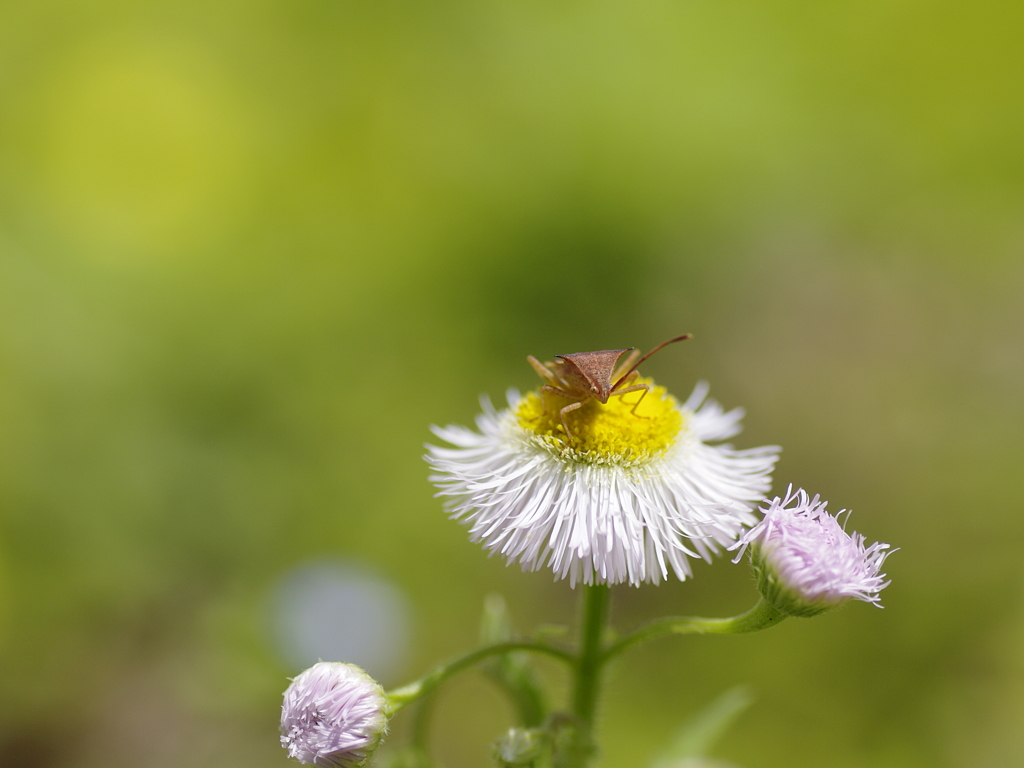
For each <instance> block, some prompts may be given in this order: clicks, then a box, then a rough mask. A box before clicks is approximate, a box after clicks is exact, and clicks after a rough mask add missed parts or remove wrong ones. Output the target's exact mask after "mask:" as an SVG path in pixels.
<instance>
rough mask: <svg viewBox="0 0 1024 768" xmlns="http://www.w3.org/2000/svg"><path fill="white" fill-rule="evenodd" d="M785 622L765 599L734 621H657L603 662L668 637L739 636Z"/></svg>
mask: <svg viewBox="0 0 1024 768" xmlns="http://www.w3.org/2000/svg"><path fill="white" fill-rule="evenodd" d="M784 618H786V614H784V613H781V612H780V611H778V610H776V609H775V608H774V607H773V606H772V605H771V603H769V602H767V601H766V600H763V599H762V600H761V601H760V602H758V604H757V605H755V606H754V607H753V608H751V609H750V610H749V611H747V612H746V613H741V614H740V615H739V616H733V617H732V618H730V619H702V618H699V617H695V616H694V617H685V618H666V619H657V620H655V621H652V622H651V623H650V624H645V625H644V626H642V627H640V628H639V629H634V630H633V631H632V632H630V633H629V634H626V635H623V636H622V637H621V638H619V639H618V641H616V642H615V643H613V644H612V645H611V646H609V647H608V649H607V650H606V651H605V652H604V655H603V656H602V658H601V662H605V661H608V660H609V659H611V658H612V657H614V656H618V655H619V654H620V653H622V652H623V651H625V650H626V649H627V648H631V647H632V646H634V645H637V644H638V643H643V642H646V641H647V640H653V639H655V638H657V637H664V636H665V635H738V634H743V633H745V632H757V631H759V630H762V629H768V627H774V626H775V625H776V624H778V623H779V622H780V621H782V620H783V619H784Z"/></svg>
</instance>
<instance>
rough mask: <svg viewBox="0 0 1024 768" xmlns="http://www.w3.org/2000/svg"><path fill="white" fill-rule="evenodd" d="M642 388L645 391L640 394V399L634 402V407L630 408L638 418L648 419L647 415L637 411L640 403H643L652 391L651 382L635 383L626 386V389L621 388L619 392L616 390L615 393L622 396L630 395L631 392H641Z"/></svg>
mask: <svg viewBox="0 0 1024 768" xmlns="http://www.w3.org/2000/svg"><path fill="white" fill-rule="evenodd" d="M641 389H642V390H643V391H644V393H643V394H642V395H640V399H639V400H637V401H636V402H635V403H633V407H632V409H630V413H632V414H633V415H634V416H636V417H637V418H640V419H646V418H647V417H646V416H641V415H640V414H639V413H637V412H636V409H637V407H638V406H639V405H640V403H642V402H643V401H644V398H645V397H647V393H648V392H650V391H651V385H650V384H634V385H633V386H632V387H626V388H625V389H620V390H619V391H618V392H615V393H614V394H616V395H620V396H621V395H628V394H629V393H630V392H639V391H640V390H641Z"/></svg>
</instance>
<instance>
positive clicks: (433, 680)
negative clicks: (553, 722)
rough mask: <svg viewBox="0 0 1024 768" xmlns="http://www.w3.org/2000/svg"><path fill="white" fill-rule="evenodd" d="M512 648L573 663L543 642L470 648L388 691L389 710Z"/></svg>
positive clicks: (412, 700) (562, 653) (404, 704)
mask: <svg viewBox="0 0 1024 768" xmlns="http://www.w3.org/2000/svg"><path fill="white" fill-rule="evenodd" d="M511 651H527V652H530V653H540V654H544V655H546V656H552V657H554V658H556V659H559V660H561V661H564V662H566V663H567V664H575V663H576V657H575V656H574V655H573V654H572V653H570V652H569V651H564V650H562V649H561V648H556V647H555V646H553V645H545V644H544V643H537V642H530V641H526V640H523V641H514V642H508V643H496V644H494V645H488V646H485V647H483V648H477V649H476V650H475V651H470V652H469V653H466V654H463V655H462V656H459V657H458V658H455V659H452V660H451V661H449V662H447V663H446V664H442V665H440V666H438V667H435V668H434V669H433V670H431V671H430V672H428V673H427V674H425V675H424V676H423V677H421V678H420V679H419V680H417V681H415V682H412V683H409V684H408V685H403V686H402V687H401V688H396V689H395V690H393V691H389V692H388V694H387V697H388V702H389V703H390V705H391V712H392V713H394V712H397V711H398V710H400V709H401V708H402V707H404V706H406V705H407V704H411V703H412V702H414V701H416V700H417V699H419V698H421V697H423V696H424V695H426V694H427V693H429V692H430V691H432V690H434V689H435V688H437V686H439V685H441V683H443V682H445V681H446V680H447V679H448V678H450V677H452V676H453V675H456V674H458V673H459V672H461V671H462V670H464V669H467V668H468V667H472V666H473V665H474V664H476V663H477V662H480V661H483V660H484V659H486V658H489V657H490V656H500V655H501V654H503V653H509V652H511Z"/></svg>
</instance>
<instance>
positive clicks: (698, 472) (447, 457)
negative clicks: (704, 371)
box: [425, 379, 780, 586]
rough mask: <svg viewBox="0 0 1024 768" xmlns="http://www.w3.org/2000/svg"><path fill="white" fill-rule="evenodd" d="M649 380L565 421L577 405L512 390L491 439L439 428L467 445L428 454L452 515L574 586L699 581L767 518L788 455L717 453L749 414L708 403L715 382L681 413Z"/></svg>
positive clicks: (474, 534) (487, 422) (491, 543)
mask: <svg viewBox="0 0 1024 768" xmlns="http://www.w3.org/2000/svg"><path fill="white" fill-rule="evenodd" d="M635 380H636V379H631V380H630V383H632V381H635ZM640 381H641V382H642V383H646V384H648V385H649V386H650V389H649V391H646V392H639V391H635V392H632V393H631V394H630V395H628V396H625V397H620V396H616V397H611V398H610V399H608V402H607V403H605V404H602V403H600V402H598V401H597V400H596V399H590V400H588V401H586V402H584V403H583V405H582V407H577V408H576V409H575V410H572V411H571V413H568V414H566V415H565V417H564V418H565V419H566V422H563V421H562V418H563V417H562V416H561V415H560V412H559V407H560V406H564V405H565V404H566V403H569V402H571V401H570V400H567V399H561V398H558V397H557V396H552V395H550V394H549V393H545V395H544V396H542V394H541V393H540V392H539V391H535V392H530V393H528V394H527V395H526V396H525V397H520V395H519V393H518V392H516V391H515V390H510V391H509V392H508V405H509V407H508V408H506V409H504V410H501V411H496V410H495V409H494V407H493V406H492V405H491V403H490V401H489V400H487V399H486V398H484V399H483V400H482V405H483V413H482V414H481V415H480V416H478V417H477V420H476V422H477V427H478V429H479V431H478V432H475V431H472V430H470V429H466V428H464V427H459V426H448V427H444V428H439V427H434V428H433V431H434V433H435V434H436V435H437V436H438V437H440V438H441V439H442V440H445V441H446V442H448V443H450V444H451V445H453V446H455V447H454V448H439V447H435V446H429V445H428V446H427V448H428V451H429V453H428V455H427V456H426V457H425V458H426V460H427V461H428V462H429V463H430V465H431V467H432V468H433V469H434V470H435V474H433V475H432V476H431V478H430V479H431V482H433V483H434V484H435V485H436V486H437V487H438V488H439V489H440V490H439V493H438V494H437V495H438V496H442V497H445V498H446V508H447V510H448V512H449V514H450V516H451V517H452V518H454V519H457V520H460V521H462V522H463V523H465V524H466V525H467V526H469V533H470V538H471V539H472V540H473V541H479V542H481V543H482V544H483V546H484V548H485V549H487V550H488V551H490V552H492V553H493V552H500V553H501V554H502V555H503V556H504V557H505V558H506V559H507V560H508V561H509V562H516V561H517V562H519V563H521V564H522V566H523V569H524V570H530V571H533V570H539V569H540V568H542V567H545V566H546V567H549V568H551V569H552V570H553V571H554V573H555V577H556V578H568V579H569V582H570V584H571V585H573V586H575V584H576V582H577V581H582V582H584V583H585V584H618V583H621V582H626V581H628V582H629V583H630V584H633V585H639V584H641V583H642V582H653V583H655V584H657V583H658V582H660V581H661V580H662V579H664V578H667V577H668V573H669V569H671V570H672V572H673V573H675V575H676V576H677V577H678V578H679V579H680V580H684V579H686V578H687V577H689V576H690V575H691V570H690V563H689V558H691V557H702V558H704V559H705V560H710V559H711V555H712V554H716V553H717V552H718V551H719V547H724V546H727V545H729V544H731V543H732V542H733V541H735V539H736V537H737V536H738V535H739V533H740V532H741V531H742V529H743V527H744V526H745V525H751V524H753V523H754V522H756V520H757V518H756V517H755V516H754V515H753V514H752V510H753V509H754V507H755V506H756V504H757V503H758V502H759V501H760V500H761V499H763V498H764V494H765V492H766V491H767V490H768V489H769V488H770V487H771V472H772V470H773V468H774V466H775V462H776V461H777V460H778V454H779V450H780V449H779V448H778V447H776V446H764V447H761V448H753V449H749V450H743V451H739V450H735V449H733V447H732V446H731V445H715V446H712V445H709V444H708V441H718V440H725V439H727V438H729V437H732V436H733V435H736V434H738V433H739V432H740V429H741V426H740V419H741V418H742V417H743V411H742V409H739V408H736V409H733V410H731V411H724V410H723V409H722V407H721V406H719V405H718V403H716V402H714V401H713V400H706V399H705V398H706V397H707V393H708V386H707V384H705V383H700V384H698V385H697V387H696V388H695V389H694V391H693V394H692V395H690V398H689V399H688V400H687V401H686V402H685V403H683V404H682V405H680V404H679V403H678V402H677V401H676V400H675V399H674V398H673V397H672V396H671V395H669V394H668V393H667V392H666V390H665V389H664V388H663V387H659V386H655V385H654V384H653V382H651V381H650V380H649V379H643V380H640ZM641 396H642V399H640V398H641ZM627 398H628V402H626V400H627ZM638 399H640V403H639V406H637V400H638ZM545 400H547V401H549V402H548V403H547V404H546V403H545ZM551 400H557V401H559V402H558V405H556V406H555V407H546V405H547V406H550V401H551ZM563 423H567V424H568V426H569V429H570V431H571V436H570V437H568V438H567V436H566V431H565V427H564V426H563Z"/></svg>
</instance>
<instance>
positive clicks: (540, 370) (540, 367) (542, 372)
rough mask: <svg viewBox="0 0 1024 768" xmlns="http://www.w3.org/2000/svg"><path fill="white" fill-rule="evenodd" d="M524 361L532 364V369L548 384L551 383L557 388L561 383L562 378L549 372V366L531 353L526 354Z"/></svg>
mask: <svg viewBox="0 0 1024 768" xmlns="http://www.w3.org/2000/svg"><path fill="white" fill-rule="evenodd" d="M526 362H528V363H529V364H530V365H532V366H533V370H535V371H536V372H537V375H538V376H540V377H541V378H542V379H544V381H546V382H547V383H548V384H551V385H552V386H553V387H555V388H558V387H559V386H560V385H561V384H562V380H561V379H559V378H558V377H557V376H555V374H554V373H552V372H551V369H550V368H548V367H547V366H546V365H545V364H544V363H542V362H541V361H540V360H538V359H537V358H536V357H534V356H533V355H528V356H527V358H526Z"/></svg>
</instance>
